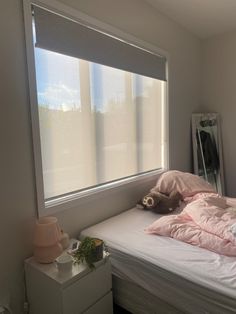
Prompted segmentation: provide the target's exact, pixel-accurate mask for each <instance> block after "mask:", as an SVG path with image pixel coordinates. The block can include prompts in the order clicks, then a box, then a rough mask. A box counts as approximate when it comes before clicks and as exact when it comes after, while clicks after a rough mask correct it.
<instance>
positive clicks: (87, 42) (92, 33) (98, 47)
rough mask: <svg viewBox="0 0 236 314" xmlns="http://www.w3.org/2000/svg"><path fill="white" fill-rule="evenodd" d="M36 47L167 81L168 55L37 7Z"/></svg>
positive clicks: (35, 12)
mask: <svg viewBox="0 0 236 314" xmlns="http://www.w3.org/2000/svg"><path fill="white" fill-rule="evenodd" d="M33 10H34V18H35V30H36V47H39V48H43V49H47V50H51V51H54V52H58V53H61V54H65V55H68V56H72V57H76V58H80V59H83V60H87V61H91V62H95V63H98V64H102V65H106V66H111V67H114V68H117V69H121V70H124V71H129V72H133V73H136V74H140V75H143V76H148V77H151V78H156V79H158V80H162V81H165V80H166V58H165V57H163V56H160V55H156V54H153V53H151V52H148V51H146V50H144V49H141V48H138V47H136V46H133V45H131V44H128V43H126V42H124V41H121V40H119V39H116V38H114V37H111V36H109V35H107V34H104V33H102V32H100V31H97V30H95V29H92V28H90V27H87V26H84V25H81V24H79V23H78V22H75V21H72V20H70V19H68V18H66V17H62V16H60V15H58V14H56V13H52V12H49V11H47V10H46V9H42V8H40V7H37V6H33Z"/></svg>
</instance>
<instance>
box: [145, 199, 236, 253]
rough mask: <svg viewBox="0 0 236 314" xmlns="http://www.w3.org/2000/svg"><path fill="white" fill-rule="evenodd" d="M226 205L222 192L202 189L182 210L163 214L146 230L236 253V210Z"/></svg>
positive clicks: (200, 245) (211, 248)
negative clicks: (177, 213) (175, 213)
mask: <svg viewBox="0 0 236 314" xmlns="http://www.w3.org/2000/svg"><path fill="white" fill-rule="evenodd" d="M226 208H227V204H226V199H225V198H223V197H221V196H219V195H218V194H215V193H198V194H196V195H195V196H194V197H193V198H192V201H190V202H189V203H188V205H187V206H186V207H185V208H184V210H183V211H182V213H181V214H179V215H169V216H164V217H162V218H159V219H157V220H156V221H155V222H154V223H153V224H151V225H150V226H149V227H148V228H146V230H145V231H146V232H147V233H152V234H158V235H162V236H168V237H172V238H175V239H177V240H180V241H184V242H186V243H189V244H192V245H197V246H199V247H202V248H206V249H208V250H211V251H214V252H216V253H219V254H223V255H228V256H236V237H235V235H234V234H235V233H236V232H235V229H236V212H235V211H230V210H227V209H226Z"/></svg>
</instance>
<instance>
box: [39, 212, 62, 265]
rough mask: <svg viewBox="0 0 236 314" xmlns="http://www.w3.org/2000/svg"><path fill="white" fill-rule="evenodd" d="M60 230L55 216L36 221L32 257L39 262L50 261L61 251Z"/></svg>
mask: <svg viewBox="0 0 236 314" xmlns="http://www.w3.org/2000/svg"><path fill="white" fill-rule="evenodd" d="M60 240H61V230H60V228H59V225H58V222H57V218H56V217H43V218H40V219H38V220H37V221H36V224H35V230H34V258H35V260H36V261H37V262H39V263H52V262H53V261H54V260H55V259H56V258H57V257H58V256H59V255H60V254H61V253H62V251H63V249H62V246H61V244H60Z"/></svg>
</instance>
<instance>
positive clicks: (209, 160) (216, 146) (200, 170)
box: [192, 113, 225, 194]
mask: <svg viewBox="0 0 236 314" xmlns="http://www.w3.org/2000/svg"><path fill="white" fill-rule="evenodd" d="M192 139H193V141H192V142H193V162H194V173H196V174H198V175H199V176H200V177H203V178H204V179H205V180H206V181H208V182H209V183H211V184H212V185H213V186H214V187H215V189H216V191H217V192H218V193H219V194H224V193H225V191H224V174H223V155H222V144H221V134H220V118H219V114H218V113H196V114H193V115H192Z"/></svg>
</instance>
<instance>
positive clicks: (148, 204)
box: [137, 191, 182, 214]
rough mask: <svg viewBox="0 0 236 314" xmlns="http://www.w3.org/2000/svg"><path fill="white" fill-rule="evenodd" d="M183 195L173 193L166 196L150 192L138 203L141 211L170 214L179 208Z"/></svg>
mask: <svg viewBox="0 0 236 314" xmlns="http://www.w3.org/2000/svg"><path fill="white" fill-rule="evenodd" d="M181 200H182V195H181V194H180V193H179V192H175V191H173V192H171V193H170V195H166V194H163V193H160V192H150V193H148V194H147V195H145V196H144V197H143V198H142V199H141V200H140V201H139V202H138V203H137V207H138V208H141V209H151V210H152V211H154V212H155V213H157V214H169V213H170V212H172V211H173V210H175V209H176V208H177V207H179V205H180V202H181Z"/></svg>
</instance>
